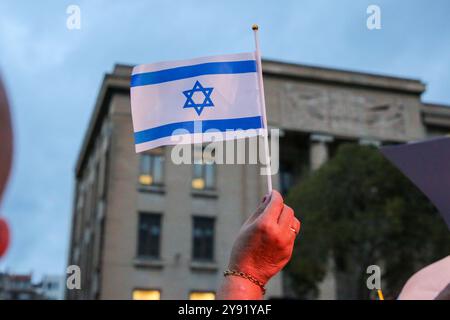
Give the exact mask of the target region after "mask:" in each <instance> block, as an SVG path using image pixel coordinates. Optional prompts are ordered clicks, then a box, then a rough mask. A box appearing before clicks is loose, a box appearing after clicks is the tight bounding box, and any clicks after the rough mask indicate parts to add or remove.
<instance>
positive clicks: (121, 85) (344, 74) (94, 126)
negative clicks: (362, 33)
mask: <svg viewBox="0 0 450 320" xmlns="http://www.w3.org/2000/svg"><path fill="white" fill-rule="evenodd" d="M262 62H263V73H264V74H267V75H273V76H277V77H287V78H295V79H305V80H309V81H316V82H323V83H332V84H339V85H346V86H359V87H367V88H374V89H381V90H388V91H396V92H404V93H408V94H416V95H420V94H422V93H423V92H424V91H425V84H424V83H423V82H421V81H420V80H416V79H409V78H400V77H393V76H386V75H377V74H373V73H364V72H357V71H348V70H340V69H333V68H324V67H318V66H308V65H303V64H296V63H291V62H283V61H275V60H270V59H263V61H262ZM132 68H133V66H132V65H128V64H116V65H115V66H114V71H113V73H108V74H106V75H105V76H104V78H103V81H102V85H101V87H100V91H99V94H98V96H97V99H96V102H95V106H94V110H93V112H92V115H91V117H90V120H89V125H88V128H87V130H86V133H85V135H84V138H83V142H82V145H81V148H80V152H79V154H78V159H77V162H76V166H75V175H76V177H79V176H80V175H81V170H82V167H83V165H84V162H85V160H86V159H85V158H86V154H87V152H88V149H89V148H90V147H91V145H92V139H91V138H92V136H93V134H94V133H95V132H96V131H98V130H99V129H100V128H99V125H100V124H99V119H100V117H101V116H102V115H104V114H105V113H106V111H107V108H108V101H109V99H110V98H111V96H112V93H113V92H114V91H116V92H117V91H122V92H124V91H125V92H128V91H129V89H130V86H129V83H130V74H131V70H132Z"/></svg>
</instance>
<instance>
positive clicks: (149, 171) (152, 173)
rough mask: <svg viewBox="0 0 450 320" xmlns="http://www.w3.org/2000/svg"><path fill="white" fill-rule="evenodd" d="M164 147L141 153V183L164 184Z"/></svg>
mask: <svg viewBox="0 0 450 320" xmlns="http://www.w3.org/2000/svg"><path fill="white" fill-rule="evenodd" d="M163 176H164V149H163V148H156V149H153V150H150V151H149V152H146V153H143V154H141V157H140V169H139V183H140V184H141V185H144V186H153V185H154V186H161V185H163V182H164V181H163V178H164V177H163Z"/></svg>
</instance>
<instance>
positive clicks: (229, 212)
mask: <svg viewBox="0 0 450 320" xmlns="http://www.w3.org/2000/svg"><path fill="white" fill-rule="evenodd" d="M131 68H132V67H131V66H124V65H116V66H115V68H114V71H113V73H111V74H107V75H106V76H105V78H104V81H103V85H102V87H101V89H100V92H99V95H98V98H97V102H96V105H95V108H94V112H93V115H92V118H91V121H90V125H89V128H88V131H87V133H86V135H85V138H84V142H83V145H82V149H81V151H80V154H79V158H78V161H77V166H76V172H75V180H76V181H75V184H76V186H75V195H74V204H73V208H74V209H73V216H72V236H71V243H70V249H69V261H68V263H69V265H78V266H80V268H81V280H82V281H81V290H68V291H66V297H67V298H69V299H210V298H214V297H215V291H216V288H217V287H218V285H219V283H220V281H221V279H222V271H223V270H224V268H226V265H227V261H228V255H229V252H230V249H231V246H232V243H233V241H234V239H235V237H236V235H237V233H238V231H239V228H240V226H241V224H242V223H243V222H244V220H245V219H246V217H247V216H248V215H249V214H251V213H252V211H253V210H254V209H255V208H256V206H257V204H258V202H259V201H260V200H261V198H262V195H264V194H265V192H266V183H265V177H263V176H260V175H259V167H258V166H257V165H211V164H210V165H207V164H203V165H175V164H173V163H172V161H171V160H170V152H171V148H170V147H166V148H160V149H155V150H151V151H150V152H146V153H142V154H136V153H135V151H134V140H133V127H132V121H131V110H130V97H129V82H130V73H131ZM263 69H264V81H265V89H266V92H265V95H266V101H267V109H268V110H267V113H268V121H269V126H271V127H275V128H279V129H281V137H280V172H279V174H278V175H276V176H274V177H273V182H274V187H275V188H276V189H278V190H281V192H282V193H284V194H286V193H287V192H288V191H289V189H290V187H292V186H293V185H294V184H295V183H297V182H298V181H299V179H300V178H301V176H302V172H304V171H305V170H314V169H317V168H319V167H320V166H321V165H322V164H323V163H324V162H325V161H327V159H329V158H330V157H332V156H333V153H334V151H335V150H336V147H337V146H338V145H339V144H341V143H343V142H354V143H360V144H373V145H377V146H378V145H381V144H385V143H400V142H406V141H411V140H416V139H422V138H424V137H426V136H434V135H443V134H447V133H448V132H449V128H450V108H448V106H444V105H430V104H426V103H423V102H422V101H421V94H422V93H423V92H424V91H425V85H424V84H423V83H422V82H421V81H420V80H414V79H404V78H395V77H387V76H380V75H373V74H365V73H358V72H350V71H342V70H335V69H326V68H317V67H310V66H304V65H297V64H288V63H281V62H276V61H268V60H266V61H264V62H263ZM329 269H330V272H329V273H328V276H327V277H326V279H325V280H324V281H323V283H322V284H321V290H320V292H321V293H320V297H321V298H323V299H333V298H335V297H336V290H337V288H336V281H335V279H334V273H333V265H332V264H330V266H329ZM288 280H289V279H288V277H287V276H285V277H284V280H283V276H282V275H279V276H277V277H276V278H275V279H273V280H272V281H271V282H270V285H269V288H268V295H267V296H268V297H269V298H270V297H272V298H276V297H285V296H290V295H291V291H290V290H289V281H288Z"/></svg>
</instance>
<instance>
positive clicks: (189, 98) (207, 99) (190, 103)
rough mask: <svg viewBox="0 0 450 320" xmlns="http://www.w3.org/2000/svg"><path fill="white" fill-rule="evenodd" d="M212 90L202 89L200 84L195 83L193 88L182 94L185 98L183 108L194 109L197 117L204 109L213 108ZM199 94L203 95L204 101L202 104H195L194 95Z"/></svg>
mask: <svg viewBox="0 0 450 320" xmlns="http://www.w3.org/2000/svg"><path fill="white" fill-rule="evenodd" d="M213 90H214V88H204V87H203V86H202V85H201V83H200V82H198V81H196V82H195V84H194V87H193V88H192V89H191V90H186V91H183V94H184V95H185V97H186V102H185V103H184V106H183V108H194V110H195V111H196V112H197V114H198V115H200V114H201V113H202V111H203V109H204V108H206V107H214V104H213V102H212V100H211V93H212V91H213ZM196 92H201V93H203V95H204V99H203V102H202V103H195V101H194V99H193V96H194V93H196Z"/></svg>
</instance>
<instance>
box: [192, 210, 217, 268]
mask: <svg viewBox="0 0 450 320" xmlns="http://www.w3.org/2000/svg"><path fill="white" fill-rule="evenodd" d="M192 238H193V245H192V248H193V249H192V257H193V260H199V261H212V260H213V259H214V218H207V217H193V228H192Z"/></svg>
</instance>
